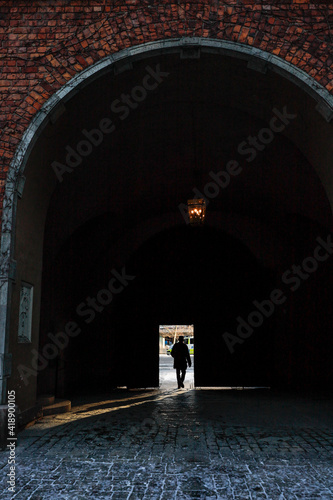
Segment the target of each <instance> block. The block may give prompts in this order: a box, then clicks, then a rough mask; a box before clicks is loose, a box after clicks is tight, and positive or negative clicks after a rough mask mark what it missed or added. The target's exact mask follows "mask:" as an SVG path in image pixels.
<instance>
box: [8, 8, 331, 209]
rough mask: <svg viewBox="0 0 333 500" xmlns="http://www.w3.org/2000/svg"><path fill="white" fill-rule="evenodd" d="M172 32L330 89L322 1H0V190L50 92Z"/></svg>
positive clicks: (327, 11)
mask: <svg viewBox="0 0 333 500" xmlns="http://www.w3.org/2000/svg"><path fill="white" fill-rule="evenodd" d="M267 4H269V5H267ZM179 36H199V37H210V38H218V39H224V40H232V41H235V42H240V43H243V44H247V45H253V46H255V47H258V48H260V49H263V50H265V51H268V52H272V53H274V54H276V55H278V56H279V57H281V58H283V59H285V60H286V61H289V62H291V63H293V64H295V65H296V66H298V67H299V68H301V69H303V70H305V71H306V72H307V73H309V74H310V75H311V76H312V77H313V78H315V79H316V80H317V81H318V82H319V83H320V84H321V85H323V86H324V87H326V88H327V89H328V91H329V92H331V93H333V69H332V62H333V59H332V57H333V56H332V45H333V43H332V42H333V5H332V4H330V3H329V2H327V0H326V2H323V3H321V4H313V3H310V2H307V1H305V0H293V1H292V0H271V1H270V2H269V1H262V2H255V1H254V0H226V1H222V0H221V1H220V0H189V1H187V2H186V1H182V0H171V1H170V0H76V1H72V0H71V1H68V0H38V1H37V0H0V38H1V52H0V67H1V76H0V87H1V97H2V98H1V103H0V134H1V143H0V155H1V158H2V161H1V166H0V189H3V186H4V181H5V176H6V172H7V170H8V166H9V164H10V161H11V159H12V157H13V154H14V152H15V148H16V147H17V145H18V143H19V141H20V138H21V137H22V134H23V132H24V130H25V129H26V128H27V126H28V124H29V122H30V120H31V118H32V117H33V115H34V114H35V113H36V112H37V111H38V110H39V109H40V108H41V106H42V105H43V104H44V102H45V101H46V100H47V99H48V98H49V97H50V96H51V95H52V94H53V93H54V92H55V91H57V90H58V89H59V88H61V86H63V85H64V84H65V83H66V82H68V81H69V80H70V79H71V78H72V77H73V76H74V75H75V74H77V73H78V72H80V71H81V70H82V69H84V68H86V67H87V66H89V65H91V64H93V63H95V62H96V61H98V60H100V59H102V58H103V57H105V56H106V55H108V54H111V53H114V52H117V51H119V50H121V49H123V48H126V47H129V46H132V45H138V44H142V43H145V42H150V41H154V40H158V39H163V38H176V37H179ZM0 202H1V193H0Z"/></svg>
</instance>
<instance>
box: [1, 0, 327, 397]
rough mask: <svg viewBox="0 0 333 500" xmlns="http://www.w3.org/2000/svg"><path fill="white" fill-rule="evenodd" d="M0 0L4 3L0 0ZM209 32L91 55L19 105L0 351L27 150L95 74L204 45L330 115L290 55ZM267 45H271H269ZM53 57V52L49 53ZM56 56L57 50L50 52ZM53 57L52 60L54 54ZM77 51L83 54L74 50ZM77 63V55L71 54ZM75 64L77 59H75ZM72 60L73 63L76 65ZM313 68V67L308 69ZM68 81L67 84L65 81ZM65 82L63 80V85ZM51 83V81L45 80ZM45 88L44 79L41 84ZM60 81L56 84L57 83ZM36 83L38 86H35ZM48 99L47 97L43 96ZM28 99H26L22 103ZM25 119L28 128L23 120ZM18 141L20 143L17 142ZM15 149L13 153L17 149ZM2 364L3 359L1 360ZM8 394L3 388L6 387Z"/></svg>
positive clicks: (7, 204) (4, 246)
mask: <svg viewBox="0 0 333 500" xmlns="http://www.w3.org/2000/svg"><path fill="white" fill-rule="evenodd" d="M0 6H1V3H0ZM207 35H208V33H204V36H203V37H190V38H188V37H181V38H176V39H163V40H159V41H153V42H149V43H141V44H140V45H139V46H133V47H129V48H125V49H124V50H119V51H118V52H116V53H114V54H110V55H107V56H106V57H102V58H98V57H96V59H97V61H94V60H93V59H92V61H91V65H88V64H87V68H86V69H85V70H83V67H82V66H80V67H79V68H77V74H76V75H74V76H73V75H71V74H70V73H68V75H69V77H68V81H67V82H66V79H65V80H64V78H65V77H63V78H62V79H58V80H57V84H55V85H54V87H51V86H50V88H49V90H48V91H45V92H42V91H41V93H40V94H38V96H37V95H36V92H35V91H33V92H30V96H33V97H30V99H32V102H31V106H27V105H26V104H27V99H28V97H29V96H28V97H25V100H23V102H22V106H21V107H20V106H19V107H18V108H17V111H16V115H15V116H14V115H13V116H11V119H12V120H15V119H16V118H17V116H19V113H22V115H20V117H21V122H20V126H19V127H17V129H16V130H14V131H13V136H12V142H10V140H11V139H10V138H8V140H9V143H8V149H7V150H6V152H5V157H6V158H7V160H8V162H9V165H8V168H7V177H6V183H5V190H4V196H3V202H4V203H3V212H2V233H1V254H2V255H1V257H2V262H1V267H0V331H1V335H0V355H1V354H2V353H5V346H6V342H7V338H8V332H9V324H8V304H9V302H10V300H9V296H10V274H11V256H12V255H13V250H14V249H13V245H14V233H15V205H16V199H17V189H18V182H19V181H20V175H21V174H23V172H24V168H25V164H26V162H27V159H28V157H29V154H30V152H31V150H32V148H33V146H34V144H35V143H36V141H37V140H38V137H39V135H40V133H41V132H42V130H43V128H44V127H45V126H46V124H47V123H48V122H49V120H50V119H53V118H52V117H54V116H56V114H57V113H58V110H59V107H60V106H61V105H62V104H63V103H65V102H66V101H67V100H69V99H70V98H71V96H72V95H73V93H76V92H78V91H79V90H80V88H83V87H84V86H85V85H86V84H88V83H91V81H92V80H93V79H95V78H98V77H99V76H101V75H102V74H103V73H104V72H108V71H111V70H114V69H116V71H117V70H118V69H117V68H118V65H122V64H123V63H124V62H125V61H126V60H127V59H135V58H137V59H143V58H146V57H148V56H149V55H150V56H151V55H158V54H161V53H164V52H167V53H168V52H169V53H172V52H181V51H186V50H189V51H193V50H201V51H203V52H205V51H206V52H210V53H217V54H222V55H229V56H233V57H238V58H242V59H245V60H249V61H251V62H252V63H254V64H259V67H260V68H261V69H262V68H263V67H267V68H268V69H270V70H273V71H276V72H277V73H279V74H281V75H283V76H285V77H286V78H288V79H290V80H291V81H293V82H294V83H295V84H296V85H298V86H299V87H301V88H302V89H303V90H305V91H306V92H308V93H309V94H310V95H311V96H312V97H313V98H314V99H315V100H316V101H317V102H318V105H319V107H320V109H321V112H322V113H323V114H325V115H326V117H327V118H328V119H330V117H331V113H332V110H333V96H332V95H331V94H330V92H329V90H331V89H328V88H325V86H323V85H321V84H319V83H318V81H316V77H315V76H309V74H308V73H307V72H306V71H303V70H302V69H301V68H299V67H297V66H296V65H294V64H293V62H288V61H287V58H285V60H283V59H282V58H281V57H280V56H277V55H275V54H274V53H273V52H274V51H272V52H271V53H270V52H268V51H265V50H262V49H260V48H256V47H254V46H252V45H249V44H245V43H239V42H238V41H237V42H234V41H230V40H223V39H220V40H219V39H210V38H208V36H207ZM266 48H267V47H266ZM99 56H100V57H101V56H105V52H104V51H99ZM50 57H51V56H50ZM52 57H53V56H52ZM52 57H51V59H50V60H52V61H53V63H54V60H53V59H52ZM76 57H79V56H76ZM73 58H74V61H73V64H74V63H75V61H76V59H75V57H74V56H73ZM75 64H76V63H75ZM75 64H74V66H75ZM53 66H54V67H55V68H56V69H55V72H56V71H59V68H60V67H61V65H60V64H55V63H54V64H53V65H52V67H53ZM309 73H310V72H309ZM39 83H41V82H39ZM63 83H64V84H63ZM62 84H63V85H62ZM44 86H45V87H47V85H44ZM39 87H40V88H41V85H39ZM57 87H58V89H57ZM36 88H37V87H36ZM45 101H46V102H45ZM24 104H25V105H24ZM26 125H27V128H26V130H25V131H23V128H24V126H26ZM18 143H19V145H18V146H17V144H18ZM15 147H16V151H15V154H13V149H15ZM1 367H3V364H2V363H1ZM3 394H4V393H3Z"/></svg>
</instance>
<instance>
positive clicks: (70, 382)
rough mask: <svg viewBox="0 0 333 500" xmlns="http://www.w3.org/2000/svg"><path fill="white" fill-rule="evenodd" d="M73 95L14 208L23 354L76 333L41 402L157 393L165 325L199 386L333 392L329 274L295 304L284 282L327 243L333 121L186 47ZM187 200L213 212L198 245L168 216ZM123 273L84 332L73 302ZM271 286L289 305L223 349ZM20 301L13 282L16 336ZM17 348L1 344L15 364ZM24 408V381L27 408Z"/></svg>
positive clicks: (320, 273)
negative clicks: (183, 334)
mask: <svg viewBox="0 0 333 500" xmlns="http://www.w3.org/2000/svg"><path fill="white" fill-rule="evenodd" d="M77 90H78V92H77V93H76V94H75V95H72V97H71V99H70V100H68V101H67V102H66V105H65V107H63V108H59V109H58V111H59V113H58V114H57V115H54V116H53V119H52V121H51V122H50V123H49V124H48V125H47V126H46V127H45V128H44V130H43V132H41V135H40V137H39V139H38V140H37V142H36V143H35V146H34V147H33V148H32V151H31V153H30V156H29V159H28V161H27V165H26V169H25V175H26V185H25V188H24V192H23V196H22V199H21V200H19V202H18V207H17V228H16V250H15V252H16V260H17V262H18V268H17V283H21V281H25V282H28V283H33V284H34V287H35V300H36V304H37V305H36V307H35V308H34V313H33V314H34V316H33V324H34V329H35V331H36V332H37V335H35V336H34V339H35V340H34V347H38V345H39V347H40V348H41V349H42V350H43V345H44V344H45V342H46V340H47V339H48V338H49V337H48V334H49V333H50V332H53V334H55V333H57V332H59V331H62V330H63V328H64V327H65V325H66V324H67V323H68V322H69V321H75V322H76V323H77V324H78V325H79V328H80V331H81V333H80V335H78V336H77V337H76V338H74V339H71V340H70V342H69V345H68V347H67V348H66V350H65V351H64V352H63V354H60V355H59V356H57V357H56V358H54V359H52V360H50V361H49V362H48V363H46V365H47V366H46V367H45V368H44V369H42V370H40V373H39V384H40V390H41V391H44V390H56V391H58V392H59V393H66V392H68V391H72V390H73V391H74V390H77V389H80V386H81V387H82V386H83V387H84V388H88V387H89V385H90V386H91V388H94V387H95V385H96V383H97V382H98V383H101V382H102V381H104V382H105V384H107V385H110V384H111V385H117V384H126V385H129V386H142V385H143V386H147V385H156V382H157V379H156V376H157V375H156V374H157V368H158V359H157V355H158V324H160V323H168V322H170V321H172V322H178V323H183V322H185V323H187V322H190V323H192V322H193V323H194V324H195V325H196V335H197V336H198V339H199V340H198V353H201V358H200V354H198V357H197V363H196V382H197V384H198V385H225V384H226V385H229V384H231V385H232V384H236V385H238V384H241V385H242V384H248V385H252V384H260V385H262V384H263V385H266V384H267V383H269V384H272V385H274V386H281V385H282V386H284V387H286V386H290V387H304V386H309V385H313V386H316V385H318V384H321V383H323V382H325V381H326V382H327V381H330V380H332V372H331V368H330V364H329V360H328V358H327V352H328V348H329V347H330V346H331V342H332V340H331V337H330V336H329V335H328V329H327V325H328V323H329V317H330V316H329V315H330V314H331V308H332V305H331V304H332V301H331V297H330V293H331V292H330V289H329V286H328V284H329V283H330V280H331V277H332V265H331V264H330V260H329V259H328V260H327V261H326V260H325V262H321V263H320V266H318V270H317V269H316V270H315V271H316V272H311V273H310V274H311V279H302V287H301V288H300V290H299V291H297V293H293V291H292V290H291V287H290V285H288V283H287V284H286V283H284V282H283V280H282V277H283V275H284V273H285V272H286V271H287V270H288V269H290V268H291V267H292V266H293V265H298V264H301V263H302V262H303V260H304V259H305V258H307V257H309V256H311V255H313V252H314V249H315V247H316V246H317V245H318V242H317V238H318V237H321V238H323V240H325V238H326V239H327V234H328V232H329V231H330V230H331V208H330V204H329V199H331V193H330V186H329V182H328V179H329V175H328V170H327V169H328V166H327V165H328V163H327V161H328V157H329V151H330V148H331V147H332V145H330V141H329V138H330V131H331V125H330V124H329V123H327V122H325V120H324V119H323V118H322V117H321V116H320V115H319V113H318V112H317V111H316V110H315V103H314V101H313V99H312V97H311V96H310V95H308V94H306V93H305V92H303V91H301V90H300V89H299V88H297V87H296V86H295V85H294V84H293V83H291V82H289V81H288V80H287V79H285V78H282V77H281V76H278V75H277V74H276V73H273V72H267V73H258V72H257V71H254V70H253V69H252V68H251V66H248V64H247V61H246V60H243V59H241V58H239V59H237V58H235V57H231V56H230V57H228V55H226V54H225V53H223V54H220V55H217V54H216V53H214V54H213V53H208V52H207V53H204V52H200V51H199V52H198V51H196V50H194V51H193V50H189V51H185V52H184V50H183V48H179V49H178V51H177V53H171V52H170V53H168V52H167V51H166V52H165V53H163V52H162V51H161V52H160V53H159V54H158V55H156V54H155V55H153V54H149V56H147V57H146V58H144V59H143V57H141V58H139V59H137V60H134V61H130V64H122V65H119V66H117V67H116V71H112V72H111V71H107V72H106V71H104V72H103V73H101V74H100V76H99V77H98V78H97V77H95V78H94V80H93V81H91V83H88V84H87V85H86V86H85V87H84V88H81V89H77ZM111 118H112V120H111ZM111 121H112V123H111ZM199 192H200V193H204V194H205V196H207V198H208V201H209V204H208V209H207V227H206V228H200V229H201V231H200V232H199V231H196V230H195V229H193V228H189V227H187V226H186V223H185V221H184V219H183V216H182V213H181V210H180V209H179V205H180V204H181V203H185V202H186V200H187V199H188V198H192V197H193V196H194V195H195V194H198V193H199ZM42 263H43V286H41V284H42ZM124 268H125V269H126V272H127V273H128V274H129V275H130V276H136V277H135V279H134V280H129V284H128V286H124V283H122V282H121V280H120V283H122V285H123V286H124V289H122V291H121V293H119V294H115V297H114V298H113V300H112V302H111V304H110V305H109V306H108V310H107V311H103V314H96V315H95V316H96V318H94V321H92V322H91V323H88V324H87V322H86V321H85V320H86V319H87V318H88V317H89V316H87V315H86V316H84V315H82V314H81V316H80V315H78V314H77V308H78V306H79V305H80V304H81V303H82V302H85V300H86V298H87V297H92V298H94V297H97V294H98V293H99V292H100V290H103V289H104V287H105V283H106V284H107V283H109V281H110V279H111V278H112V276H113V277H114V276H115V275H114V273H113V274H112V271H117V272H118V273H119V272H121V270H122V269H124ZM118 284H119V279H118ZM286 285H287V286H286ZM282 286H285V288H283V289H281V287H282ZM197 287H198V288H199V291H198V289H197ZM277 288H278V289H281V290H282V292H283V294H284V295H285V296H286V300H285V303H284V304H281V307H276V311H274V314H272V315H271V316H270V317H269V318H267V320H265V321H264V322H263V324H262V325H260V327H258V328H257V330H256V332H255V333H254V334H253V335H252V334H251V336H248V338H247V337H246V335H245V337H244V338H242V339H241V340H242V342H237V343H236V344H234V351H235V352H231V350H230V349H229V348H228V345H227V343H226V340H225V337H224V336H223V333H224V332H225V331H228V332H229V333H230V334H232V335H233V334H235V332H236V330H237V324H238V323H237V321H238V317H240V316H242V317H243V316H244V317H246V318H247V317H248V315H249V314H250V313H251V312H252V311H253V307H255V306H253V302H254V301H262V300H265V299H266V298H270V297H271V293H272V292H273V291H274V290H275V289H277ZM322 289H325V290H326V291H327V294H326V295H325V298H323V297H322V296H321V290H322ZM319 296H320V297H321V300H320V301H318V300H317V299H316V297H319ZM100 297H102V296H101V295H100ZM19 298H20V289H19V287H16V288H15V285H14V289H13V300H12V308H11V329H12V331H13V332H16V331H17V326H18V324H17V323H18V314H17V313H18V309H19ZM104 300H105V301H106V302H107V299H106V298H105V297H104ZM40 301H41V302H40ZM40 303H41V308H39V304H40ZM305 308H306V314H304V312H302V311H304V310H305ZM81 311H82V309H81ZM96 312H97V313H99V312H98V311H96ZM191 315H192V316H193V319H192V318H189V316H191ZM172 316H174V318H171V317H172ZM309 318H310V320H309ZM39 320H40V321H39ZM136 329H138V330H137V331H136ZM39 331H40V343H38V342H37V340H36V339H38V332H39ZM146 339H147V340H146ZM133 344H134V347H135V349H131V347H130V346H131V345H133ZM147 345H148V347H147ZM210 345H213V346H215V345H218V347H217V349H216V351H214V353H213V357H211V358H209V356H212V355H211V354H209V352H208V351H207V350H206V346H210ZM29 349H30V350H31V346H30V345H29V346H28V345H19V346H18V347H15V348H13V352H14V354H15V364H16V365H19V364H20V363H29V357H30V358H31V354H29ZM154 352H156V357H155V354H154ZM210 352H211V350H210ZM139 353H141V354H139ZM143 357H145V358H146V359H145V360H143ZM208 359H210V361H209V363H208V361H207V360H208ZM208 364H209V365H210V366H209V370H208V369H207V366H208ZM254 366H255V367H256V369H255V370H254V369H253V367H254ZM319 367H320V368H321V369H320V370H319ZM226 376H227V377H229V378H226ZM31 380H33V379H32V378H31ZM224 381H225V382H224ZM262 381H263V382H262ZM17 383H18V384H20V383H21V382H20V376H19V374H18V373H17V372H15V371H14V372H13V376H12V378H11V382H10V384H14V385H15V384H17ZM35 394H36V385H35V384H32V383H30V384H29V386H28V388H27V390H26V392H25V395H24V396H22V398H23V400H22V404H23V406H24V404H28V401H31V400H33V399H34V397H35Z"/></svg>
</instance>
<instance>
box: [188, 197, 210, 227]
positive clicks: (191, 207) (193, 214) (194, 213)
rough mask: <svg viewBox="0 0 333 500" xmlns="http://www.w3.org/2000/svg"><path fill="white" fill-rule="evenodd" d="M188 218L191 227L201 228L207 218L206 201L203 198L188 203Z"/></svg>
mask: <svg viewBox="0 0 333 500" xmlns="http://www.w3.org/2000/svg"><path fill="white" fill-rule="evenodd" d="M187 209H188V216H189V219H190V224H191V226H201V225H202V224H203V223H204V221H205V216H206V201H205V200H204V199H203V198H199V199H197V200H188V201H187Z"/></svg>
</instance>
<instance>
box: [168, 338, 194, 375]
mask: <svg viewBox="0 0 333 500" xmlns="http://www.w3.org/2000/svg"><path fill="white" fill-rule="evenodd" d="M171 356H172V357H173V359H174V362H173V367H174V368H179V369H180V370H186V368H187V364H186V361H187V363H188V366H191V358H190V353H189V352H188V347H187V345H186V344H183V343H182V342H178V343H177V344H175V345H174V346H173V348H172V351H171Z"/></svg>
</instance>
